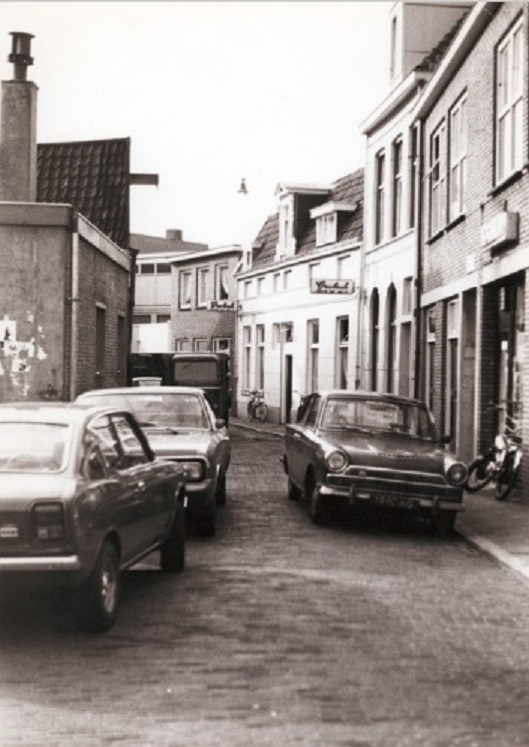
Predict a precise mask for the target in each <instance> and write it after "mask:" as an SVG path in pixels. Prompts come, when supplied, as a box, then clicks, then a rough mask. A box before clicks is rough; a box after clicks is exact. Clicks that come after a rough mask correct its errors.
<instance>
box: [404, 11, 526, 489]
mask: <svg viewBox="0 0 529 747" xmlns="http://www.w3.org/2000/svg"><path fill="white" fill-rule="evenodd" d="M528 31H529V28H528V6H527V4H526V3H517V2H508V3H476V4H475V5H474V7H473V8H472V11H471V13H470V14H469V15H468V17H467V18H466V19H465V22H464V24H463V25H462V27H461V29H460V30H459V32H458V34H457V36H456V38H455V39H454V42H453V44H452V45H451V47H450V49H449V50H448V52H447V54H446V56H445V57H444V59H443V61H442V63H441V64H440V66H439V68H438V69H437V71H436V73H435V75H434V77H433V78H432V80H431V82H430V83H429V85H428V86H427V88H426V89H425V91H424V94H423V96H422V99H421V102H420V103H419V105H418V107H417V109H416V124H417V128H418V131H419V132H420V139H421V152H422V158H421V173H420V175H419V179H420V183H421V184H422V185H423V189H422V194H421V197H422V216H423V219H422V230H421V232H420V239H421V241H420V252H419V263H420V316H421V337H422V343H421V351H422V355H421V389H420V391H421V395H422V396H423V397H424V398H425V399H426V401H427V402H428V403H429V404H430V406H431V407H432V409H433V411H434V413H435V414H436V417H437V420H438V421H439V422H440V423H441V424H442V426H443V430H444V431H445V432H447V433H450V434H451V435H452V436H453V445H454V446H455V448H456V449H457V450H458V452H459V453H460V454H461V456H462V457H463V458H465V459H470V458H472V456H473V455H474V454H475V453H476V451H480V450H482V449H483V448H485V447H487V446H489V445H490V443H491V442H492V440H493V437H494V434H495V433H496V432H497V430H498V429H499V428H502V427H503V424H504V420H505V415H506V414H509V415H514V416H515V417H516V418H517V419H519V420H520V422H521V426H522V431H521V435H522V437H523V439H524V440H527V437H528V436H529V432H528V426H529V421H528V419H527V415H528V412H527V410H528V408H527V407H525V408H524V391H525V392H527V391H528V383H529V382H527V383H526V380H527V377H528V373H529V368H528V360H527V357H528V346H527V344H526V341H525V327H526V325H527V313H528V312H527V301H526V296H527V280H526V275H527V269H528V267H529V251H528V242H529V218H528V213H527V206H528V203H529V171H528V167H527V164H528V149H529V138H528V124H527V123H528V110H527V90H528V82H529V77H528V67H529V64H528V44H527V39H528ZM524 384H525V386H524ZM528 467H529V465H528ZM524 484H527V468H526V469H525V472H524Z"/></svg>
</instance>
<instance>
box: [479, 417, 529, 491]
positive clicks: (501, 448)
mask: <svg viewBox="0 0 529 747" xmlns="http://www.w3.org/2000/svg"><path fill="white" fill-rule="evenodd" d="M519 431H520V425H519V423H518V421H517V420H516V419H515V418H513V417H512V416H510V415H508V414H506V416H505V427H504V431H503V433H498V435H497V436H496V438H495V439H494V443H493V444H492V446H491V447H490V448H489V449H488V450H487V451H486V452H485V453H484V454H480V455H479V456H477V457H476V458H475V459H474V460H473V461H472V462H471V463H470V464H469V466H468V476H467V482H466V486H465V487H466V490H467V491H468V492H469V493H475V492H476V491H478V490H481V488H484V487H485V486H486V485H488V484H489V483H491V482H494V484H495V496H496V500H498V501H504V500H505V499H506V498H507V496H508V495H509V494H510V492H511V491H512V490H513V488H514V487H515V486H516V485H517V484H518V480H519V476H520V470H521V464H522V439H521V437H520V436H519Z"/></svg>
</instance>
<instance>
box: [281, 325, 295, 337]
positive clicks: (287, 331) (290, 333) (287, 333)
mask: <svg viewBox="0 0 529 747" xmlns="http://www.w3.org/2000/svg"><path fill="white" fill-rule="evenodd" d="M281 332H282V335H283V342H294V325H293V324H292V322H283V324H282V325H281Z"/></svg>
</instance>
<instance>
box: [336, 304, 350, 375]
mask: <svg viewBox="0 0 529 747" xmlns="http://www.w3.org/2000/svg"><path fill="white" fill-rule="evenodd" d="M345 328H346V330H347V332H346V334H345V335H344V331H345ZM350 334H351V320H350V319H349V317H348V316H339V317H337V318H336V364H335V376H334V378H335V386H336V388H337V389H348V387H349V338H350ZM344 359H345V360H344ZM344 363H345V367H344ZM344 370H345V380H344V379H343V378H342V374H343V372H344Z"/></svg>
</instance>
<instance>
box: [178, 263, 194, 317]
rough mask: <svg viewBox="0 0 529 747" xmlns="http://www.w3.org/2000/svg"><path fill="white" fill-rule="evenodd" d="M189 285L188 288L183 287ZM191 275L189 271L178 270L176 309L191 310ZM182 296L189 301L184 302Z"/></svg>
mask: <svg viewBox="0 0 529 747" xmlns="http://www.w3.org/2000/svg"><path fill="white" fill-rule="evenodd" d="M187 284H189V288H185V286H186V285H187ZM192 285H193V273H192V271H191V270H179V272H178V308H179V309H180V310H183V311H185V310H188V309H191V302H192V298H193V295H192V294H193V288H192ZM184 295H186V296H187V298H188V299H189V300H188V301H186V300H184Z"/></svg>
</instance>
